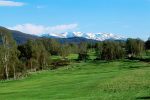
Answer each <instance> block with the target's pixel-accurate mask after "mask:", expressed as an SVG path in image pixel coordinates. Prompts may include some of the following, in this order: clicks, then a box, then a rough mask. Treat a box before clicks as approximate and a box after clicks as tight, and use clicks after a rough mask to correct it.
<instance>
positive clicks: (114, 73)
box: [0, 61, 150, 100]
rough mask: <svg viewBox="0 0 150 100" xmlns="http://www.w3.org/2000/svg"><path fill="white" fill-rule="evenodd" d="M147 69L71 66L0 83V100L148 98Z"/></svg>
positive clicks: (121, 64)
mask: <svg viewBox="0 0 150 100" xmlns="http://www.w3.org/2000/svg"><path fill="white" fill-rule="evenodd" d="M149 70H150V66H149V64H147V63H142V62H136V61H115V62H86V63H73V64H71V65H69V66H67V67H64V68H60V69H57V70H49V71H42V72H37V73H31V74H30V75H29V76H28V77H27V78H24V79H21V80H15V81H11V80H10V81H1V82H0V88H1V89H0V98H1V100H135V99H138V98H148V97H149V96H150V73H149Z"/></svg>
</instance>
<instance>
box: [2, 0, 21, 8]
mask: <svg viewBox="0 0 150 100" xmlns="http://www.w3.org/2000/svg"><path fill="white" fill-rule="evenodd" d="M23 5H24V3H23V2H15V1H9V0H0V6H11V7H12V6H23Z"/></svg>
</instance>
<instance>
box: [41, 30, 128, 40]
mask: <svg viewBox="0 0 150 100" xmlns="http://www.w3.org/2000/svg"><path fill="white" fill-rule="evenodd" d="M41 36H42V37H48V38H73V37H80V38H86V39H91V40H96V41H104V40H125V37H123V36H119V35H115V34H112V33H83V32H64V33H50V34H43V35H41Z"/></svg>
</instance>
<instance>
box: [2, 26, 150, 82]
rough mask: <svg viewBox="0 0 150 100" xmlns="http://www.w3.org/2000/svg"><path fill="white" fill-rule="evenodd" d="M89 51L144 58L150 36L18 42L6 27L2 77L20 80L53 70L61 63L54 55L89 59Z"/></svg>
mask: <svg viewBox="0 0 150 100" xmlns="http://www.w3.org/2000/svg"><path fill="white" fill-rule="evenodd" d="M89 50H94V51H95V55H96V60H116V59H124V58H132V57H141V56H142V55H143V53H146V52H149V50H150V38H149V39H148V40H147V41H146V42H144V41H142V40H140V39H127V40H126V41H103V42H95V43H93V42H92V43H89V42H81V43H79V44H77V43H60V42H58V41H57V40H55V39H48V38H40V39H36V40H29V41H27V42H26V43H25V44H21V45H17V44H16V41H15V40H14V39H13V37H12V36H11V32H9V31H7V30H5V29H3V30H0V79H10V78H14V79H17V78H19V77H21V76H24V75H26V73H27V72H29V71H39V70H45V69H50V68H51V67H52V64H53V63H55V64H56V62H58V61H53V60H51V57H52V56H53V55H58V56H61V57H62V59H64V60H63V61H61V63H63V62H65V59H67V56H68V55H69V54H78V59H77V60H84V61H86V60H88V59H89ZM146 54H147V53H146ZM58 63H59V62H58ZM56 65H57V64H56Z"/></svg>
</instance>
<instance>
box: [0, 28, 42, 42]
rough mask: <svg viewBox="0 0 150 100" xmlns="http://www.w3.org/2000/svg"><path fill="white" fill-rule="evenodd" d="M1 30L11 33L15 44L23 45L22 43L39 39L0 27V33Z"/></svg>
mask: <svg viewBox="0 0 150 100" xmlns="http://www.w3.org/2000/svg"><path fill="white" fill-rule="evenodd" d="M1 30H7V31H9V32H10V33H12V36H13V38H14V39H15V40H16V42H17V44H23V43H25V42H26V41H27V40H30V39H37V38H39V37H37V36H34V35H30V34H26V33H22V32H19V31H15V30H9V29H7V28H5V27H0V31H1Z"/></svg>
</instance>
